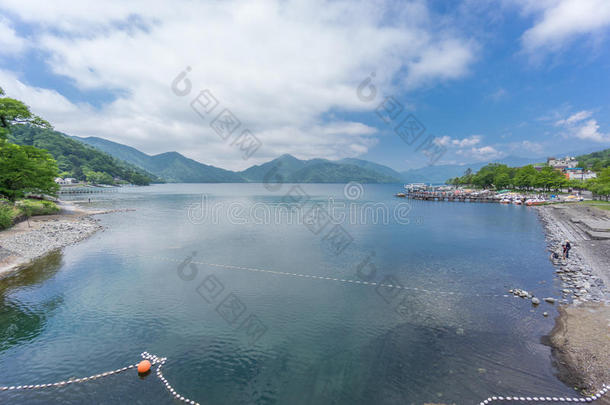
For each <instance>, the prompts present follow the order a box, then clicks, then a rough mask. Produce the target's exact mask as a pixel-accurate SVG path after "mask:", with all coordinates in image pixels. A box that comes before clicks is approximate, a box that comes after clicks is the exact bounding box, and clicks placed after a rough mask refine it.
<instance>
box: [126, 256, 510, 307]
mask: <svg viewBox="0 0 610 405" xmlns="http://www.w3.org/2000/svg"><path fill="white" fill-rule="evenodd" d="M134 257H146V258H149V259H156V260H163V261H168V262H175V263H182V262H183V261H184V260H179V259H172V258H169V257H162V256H140V255H137V256H136V255H134ZM190 263H193V264H201V265H205V266H213V267H219V268H224V269H228V270H245V271H250V272H254V273H267V274H275V275H279V276H289V277H297V278H311V279H314V280H324V281H332V282H338V283H344V284H360V285H364V286H372V287H384V288H396V289H401V290H408V291H417V292H423V293H428V294H440V295H456V296H468V297H472V296H474V297H486V298H489V297H502V298H509V297H511V296H513V295H512V294H510V295H509V294H472V293H462V292H455V291H439V290H428V289H426V288H420V287H405V286H403V285H398V284H385V283H377V282H373V281H361V280H352V279H345V278H337V277H325V276H316V275H313V274H303V273H289V272H285V271H277V270H268V269H260V268H256V267H244V266H235V265H231V264H219V263H208V262H199V261H196V260H191V261H190Z"/></svg>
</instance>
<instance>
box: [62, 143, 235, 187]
mask: <svg viewBox="0 0 610 405" xmlns="http://www.w3.org/2000/svg"><path fill="white" fill-rule="evenodd" d="M73 138H74V139H77V140H79V141H81V142H84V143H86V144H88V145H91V146H93V147H95V148H97V149H99V150H101V151H104V152H106V153H108V154H110V155H112V156H114V157H116V158H119V159H122V160H125V161H126V162H129V163H131V164H133V165H136V166H138V167H141V168H143V169H144V170H146V171H149V172H150V173H152V174H154V175H156V176H158V177H160V178H162V179H164V180H165V181H167V182H171V183H240V182H244V181H245V180H244V179H243V178H242V177H241V176H240V175H239V174H237V173H235V172H232V171H230V170H224V169H220V168H218V167H214V166H210V165H204V164H202V163H199V162H197V161H195V160H193V159H189V158H187V157H184V156H182V155H181V154H179V153H178V152H166V153H161V154H159V155H153V156H151V155H147V154H146V153H143V152H140V151H139V150H137V149H135V148H132V147H130V146H126V145H122V144H120V143H116V142H112V141H108V140H106V139H102V138H96V137H89V138H79V137H73Z"/></svg>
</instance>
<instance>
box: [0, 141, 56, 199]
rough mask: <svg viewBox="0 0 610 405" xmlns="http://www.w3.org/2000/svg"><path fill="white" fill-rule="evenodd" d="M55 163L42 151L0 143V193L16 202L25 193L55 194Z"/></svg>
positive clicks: (31, 147) (4, 142) (5, 142)
mask: <svg viewBox="0 0 610 405" xmlns="http://www.w3.org/2000/svg"><path fill="white" fill-rule="evenodd" d="M56 176H57V163H56V162H55V160H54V159H53V157H52V156H51V155H50V154H49V153H48V152H47V151H44V150H41V149H38V148H35V147H33V146H19V145H15V144H12V143H9V142H7V141H1V142H0V194H2V195H5V196H6V197H7V198H8V199H9V200H11V201H15V199H17V198H21V197H24V196H25V195H26V194H28V193H33V194H51V195H55V194H56V193H57V191H58V190H59V186H58V185H57V184H56V183H55V181H54V179H55V177H56Z"/></svg>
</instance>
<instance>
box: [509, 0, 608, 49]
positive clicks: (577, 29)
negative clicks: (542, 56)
mask: <svg viewBox="0 0 610 405" xmlns="http://www.w3.org/2000/svg"><path fill="white" fill-rule="evenodd" d="M515 1H516V2H517V3H518V4H520V5H521V6H522V7H523V10H524V13H525V14H528V15H529V14H533V15H534V16H535V19H536V22H535V24H534V26H532V27H531V28H529V29H528V30H527V31H525V33H524V34H523V36H522V43H523V47H524V49H525V50H526V51H527V52H530V53H539V52H547V51H557V50H559V49H560V48H562V47H563V46H564V45H565V44H567V43H569V42H570V41H573V40H574V39H575V38H577V37H578V36H580V35H587V34H599V33H601V32H602V31H603V30H605V29H607V28H608V27H610V2H609V1H607V0H515Z"/></svg>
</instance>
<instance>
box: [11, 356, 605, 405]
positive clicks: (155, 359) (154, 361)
mask: <svg viewBox="0 0 610 405" xmlns="http://www.w3.org/2000/svg"><path fill="white" fill-rule="evenodd" d="M141 356H142V358H143V359H145V360H148V361H150V363H151V365H153V366H154V365H157V371H156V374H157V377H159V380H161V382H162V383H163V385H164V386H165V389H166V390H167V391H168V392H169V393H170V394H171V395H172V396H173V397H174V398H175V399H177V400H179V401H182V402H184V403H186V404H190V405H200V404H199V402H197V401H195V400H192V399H189V398H187V397H185V396H183V395H180V394H179V393H178V392H176V390H175V389H174V387H172V386H171V384H170V383H169V381H167V379H166V378H165V376H164V375H163V372H162V371H161V368H162V367H163V365H164V364H165V362H166V361H167V357H159V356H156V355H154V354H150V353H148V352H142V353H141ZM138 365H139V364H130V365H129V366H125V367H122V368H117V369H116V370H111V371H106V372H105V373H101V374H94V375H91V376H89V377H83V378H76V379H70V380H64V381H59V382H55V383H50V384H35V385H17V386H14V385H12V386H0V391H18V390H30V389H34V390H36V389H44V388H53V387H64V386H66V385H70V384H78V383H84V382H87V381H92V380H96V379H99V378H104V377H108V376H110V375H116V374H120V373H123V372H125V371H127V370H131V369H134V368H138ZM608 390H610V387H609V386H608V385H606V384H603V385H602V388H601V389H600V390H599V391H598V392H597V393H595V394H593V395H590V396H587V397H579V398H577V397H521V396H512V397H511V396H506V397H503V396H493V397H489V398H487V399H486V400H484V401H481V402H480V403H479V405H487V404H490V403H492V402H494V401H518V402H581V403H582V402H593V401H596V400H598V399H600V398H601V397H602V396H604V395H605V394H606V393H607V392H608Z"/></svg>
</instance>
